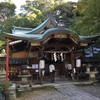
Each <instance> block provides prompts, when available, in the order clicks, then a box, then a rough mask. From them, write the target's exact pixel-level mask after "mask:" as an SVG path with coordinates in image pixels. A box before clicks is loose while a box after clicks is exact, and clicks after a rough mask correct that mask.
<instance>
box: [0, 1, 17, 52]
mask: <svg viewBox="0 0 100 100" xmlns="http://www.w3.org/2000/svg"><path fill="white" fill-rule="evenodd" d="M10 1H11V0H9V2H10ZM9 2H0V51H1V50H2V49H3V48H5V38H4V35H3V32H4V29H6V27H5V24H6V23H5V22H6V21H7V20H8V19H10V18H11V16H13V15H14V14H15V13H14V12H15V8H16V6H15V5H14V4H11V3H9Z"/></svg>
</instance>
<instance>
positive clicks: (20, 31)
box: [4, 15, 100, 42]
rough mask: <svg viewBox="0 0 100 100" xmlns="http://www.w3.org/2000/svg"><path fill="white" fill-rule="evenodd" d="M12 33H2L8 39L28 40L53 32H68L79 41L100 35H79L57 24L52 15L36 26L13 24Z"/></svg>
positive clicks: (44, 36)
mask: <svg viewBox="0 0 100 100" xmlns="http://www.w3.org/2000/svg"><path fill="white" fill-rule="evenodd" d="M12 33H13V34H10V33H4V35H5V37H8V38H10V39H22V40H28V41H44V40H45V39H46V38H47V37H49V36H50V35H53V34H66V35H67V34H70V35H71V33H72V35H73V37H74V38H76V40H77V41H79V42H92V41H93V40H94V39H95V40H96V39H98V38H99V37H100V35H94V36H80V35H78V34H77V33H76V32H74V31H72V30H69V29H68V28H67V27H65V26H58V22H57V21H56V20H55V18H54V17H53V16H52V15H49V16H48V18H47V19H46V20H45V21H44V22H43V23H42V24H40V25H39V26H38V27H36V28H33V29H32V28H23V27H16V26H14V29H13V32H12Z"/></svg>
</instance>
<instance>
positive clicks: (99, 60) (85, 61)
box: [81, 57, 100, 63]
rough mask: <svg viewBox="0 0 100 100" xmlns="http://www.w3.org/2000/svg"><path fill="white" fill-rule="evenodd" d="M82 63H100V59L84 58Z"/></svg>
mask: <svg viewBox="0 0 100 100" xmlns="http://www.w3.org/2000/svg"><path fill="white" fill-rule="evenodd" d="M81 62H82V63H100V58H97V57H82V58H81Z"/></svg>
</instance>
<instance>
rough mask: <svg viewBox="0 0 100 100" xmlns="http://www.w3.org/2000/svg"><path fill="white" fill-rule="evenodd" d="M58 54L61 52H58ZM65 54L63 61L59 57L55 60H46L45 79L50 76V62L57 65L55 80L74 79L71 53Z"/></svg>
mask: <svg viewBox="0 0 100 100" xmlns="http://www.w3.org/2000/svg"><path fill="white" fill-rule="evenodd" d="M58 54H61V53H58ZM58 54H57V55H58ZM50 55H52V54H50ZM63 55H64V58H63V59H64V60H63V61H61V59H60V58H59V59H57V61H55V60H54V59H51V60H45V81H46V80H48V79H49V78H50V72H49V65H50V64H53V65H54V66H55V80H62V79H64V80H70V79H72V76H71V75H72V64H71V53H68V54H63ZM57 58H58V57H57Z"/></svg>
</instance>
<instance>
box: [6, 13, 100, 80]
mask: <svg viewBox="0 0 100 100" xmlns="http://www.w3.org/2000/svg"><path fill="white" fill-rule="evenodd" d="M4 35H5V38H6V39H8V40H9V41H7V42H8V46H9V54H8V57H9V62H8V69H9V72H8V73H9V80H21V78H20V77H18V75H19V72H18V68H19V67H20V66H21V65H28V66H30V67H34V68H33V69H32V70H31V71H30V74H31V79H32V78H33V80H34V79H37V77H41V71H40V70H39V67H40V65H39V62H40V60H44V61H45V68H44V70H45V75H44V76H45V78H47V79H48V78H49V68H48V66H49V64H51V63H53V64H54V65H55V67H56V70H57V72H56V77H58V76H60V77H61V76H65V77H72V79H73V80H74V79H76V77H77V67H76V59H77V58H78V57H84V53H85V51H84V48H85V47H87V46H89V45H92V44H93V43H95V41H96V40H97V39H98V38H99V37H100V35H95V36H80V35H78V34H77V33H76V32H74V31H72V30H70V29H68V28H67V27H66V25H65V24H64V22H63V21H62V20H60V21H58V22H57V21H56V20H55V18H54V17H53V16H52V15H49V17H48V18H47V19H46V20H45V21H44V22H43V23H42V24H40V25H39V26H37V27H36V28H33V29H32V28H23V27H16V26H14V28H13V30H12V34H10V33H4ZM80 67H81V66H80ZM81 70H82V69H81ZM37 73H38V74H37Z"/></svg>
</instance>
